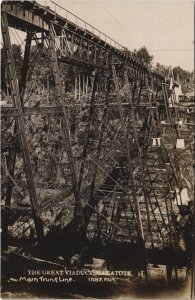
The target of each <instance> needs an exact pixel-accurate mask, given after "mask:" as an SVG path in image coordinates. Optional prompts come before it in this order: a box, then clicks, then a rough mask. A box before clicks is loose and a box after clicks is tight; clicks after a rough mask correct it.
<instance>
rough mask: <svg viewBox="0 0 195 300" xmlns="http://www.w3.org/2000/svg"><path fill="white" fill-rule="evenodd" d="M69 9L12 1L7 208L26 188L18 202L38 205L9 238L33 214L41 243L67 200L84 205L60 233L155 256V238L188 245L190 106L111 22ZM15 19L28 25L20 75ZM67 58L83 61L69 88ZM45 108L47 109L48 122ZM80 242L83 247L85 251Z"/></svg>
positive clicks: (6, 230) (8, 18)
mask: <svg viewBox="0 0 195 300" xmlns="http://www.w3.org/2000/svg"><path fill="white" fill-rule="evenodd" d="M56 7H57V6H56ZM60 9H62V8H60ZM64 12H65V15H66V17H62V16H61V15H59V14H58V13H57V8H56V10H55V11H52V10H51V9H50V8H49V7H44V6H41V5H40V4H38V3H36V2H30V1H4V2H3V3H2V36H3V43H4V45H3V47H4V48H3V49H4V51H5V55H6V62H7V70H6V76H7V78H6V80H7V86H8V88H7V91H8V92H7V93H8V94H7V95H6V96H7V98H10V99H11V102H9V101H10V99H9V100H8V105H7V106H6V107H2V109H1V114H2V126H5V127H6V129H5V134H6V132H9V135H10V136H11V138H10V139H8V140H7V142H5V143H4V144H3V147H2V149H3V153H4V154H5V160H4V161H5V165H4V168H5V179H6V180H5V181H6V184H5V189H6V191H5V193H4V198H5V208H6V210H7V211H8V212H9V214H10V211H11V209H12V203H11V200H12V197H16V195H18V193H19V194H20V198H21V195H22V196H23V197H22V199H21V203H20V202H17V205H16V206H18V207H17V208H15V209H16V210H17V209H20V207H21V206H22V200H23V199H24V198H25V197H26V196H27V195H29V199H30V203H31V212H29V211H28V212H26V215H25V216H24V220H21V218H20V215H19V217H18V219H19V222H18V226H16V227H14V229H13V228H11V225H10V223H9V217H8V216H6V218H5V222H4V224H3V238H4V239H5V241H6V240H7V235H8V234H9V235H12V233H13V232H14V233H15V232H17V233H18V236H20V235H21V236H22V235H25V234H26V233H27V232H31V233H32V231H30V229H32V228H34V225H33V222H34V224H35V237H37V240H38V242H39V243H40V244H41V245H42V244H43V243H44V242H43V241H45V240H47V234H46V231H47V230H46V227H47V228H48V227H49V226H50V225H52V222H55V221H56V219H57V218H58V217H59V216H60V214H62V215H63V211H64V208H65V207H66V206H68V207H70V210H71V209H72V210H73V211H74V212H73V215H72V217H71V218H70V219H69V220H68V221H67V222H65V223H68V225H67V224H65V225H64V224H63V226H64V228H65V229H64V228H62V234H64V236H63V239H64V240H63V239H62V240H60V241H65V240H66V236H68V234H67V231H68V230H70V232H72V233H73V237H75V239H77V237H78V236H79V237H80V239H81V240H82V241H81V245H82V246H83V245H84V244H85V243H87V242H86V240H87V239H89V240H91V241H93V242H101V243H104V244H107V243H109V242H111V241H115V242H124V241H125V242H127V243H129V244H131V245H132V244H133V245H138V246H139V247H141V248H142V249H143V253H145V254H146V251H145V250H146V249H153V250H154V249H155V248H159V249H162V248H167V247H168V248H171V249H174V251H177V249H178V244H179V239H180V236H179V232H178V223H177V220H176V216H177V214H178V208H179V209H180V210H182V207H183V203H182V200H183V199H182V195H181V192H182V188H183V187H182V181H181V175H180V170H179V169H178V168H177V165H176V164H175V156H176V155H177V151H180V152H181V151H184V142H185V140H186V141H187V142H189V140H190V138H191V139H193V137H190V130H189V129H188V127H187V125H186V127H185V126H184V125H185V124H183V123H185V120H184V119H185V113H186V112H185V110H184V108H183V107H182V108H181V107H180V106H179V105H178V103H177V101H176V99H175V94H174V89H173V90H170V89H169V82H168V81H166V80H165V79H164V78H163V76H161V75H160V74H157V73H155V72H151V71H150V70H149V68H148V66H147V65H146V64H144V63H143V62H142V61H141V60H139V59H137V58H136V57H134V55H133V54H132V53H131V52H130V51H128V50H127V49H126V48H124V47H123V46H121V45H120V44H118V43H117V42H115V41H113V40H112V39H111V38H109V37H108V36H106V35H105V34H103V33H102V32H100V31H98V30H97V29H95V28H94V27H92V26H91V27H90V25H89V24H87V23H86V22H84V21H82V20H81V19H80V18H78V17H76V16H74V15H73V14H71V13H70V12H68V11H66V10H64ZM69 18H70V19H71V18H74V20H73V21H72V19H71V20H70V19H69ZM10 28H15V29H17V30H21V31H24V32H26V39H25V50H24V60H23V66H22V70H21V74H20V79H18V75H17V72H16V66H15V62H14V53H13V49H12V46H11V41H10V33H9V31H10ZM36 54H39V56H40V55H44V57H45V61H47V62H48V65H47V67H49V66H50V69H51V70H52V72H53V73H52V83H51V82H50V80H49V77H48V80H46V81H47V83H46V87H45V83H44V84H43V83H40V82H39V81H38V79H37V78H35V76H34V77H33V70H34V69H33V68H35V65H36ZM37 57H38V56H37ZM39 63H40V65H41V64H42V62H39ZM67 64H69V65H71V66H76V67H77V71H75V72H74V71H73V73H74V74H73V80H72V82H71V84H69V86H68V80H67V78H65V79H64V78H63V79H62V75H64V74H63V72H64V71H63V65H67ZM41 84H42V86H43V89H42V90H41V91H40V85H41ZM32 86H33V87H32ZM37 116H42V119H41V121H40V119H36V118H37ZM181 119H182V120H183V122H182V123H181V122H180V120H181ZM37 123H39V125H37ZM46 123H47V124H46ZM13 124H14V125H13ZM40 124H41V125H40ZM46 125H47V126H46ZM44 126H46V127H47V128H46V129H43V128H44ZM57 135H59V136H60V140H59V141H56V136H57ZM34 140H36V146H34V144H33V142H34ZM57 142H58V147H57V146H56V143H57ZM54 144H55V145H54ZM40 149H41V150H40ZM44 149H45V150H44ZM42 152H44V155H45V156H44V157H43V155H42ZM21 161H23V163H21ZM37 161H38V163H37ZM51 162H52V164H53V165H55V168H56V170H57V171H56V172H57V173H56V172H55V171H54V169H55V168H54V166H53V168H54V169H53V174H52V171H51V170H50V168H51V166H50V164H51ZM19 165H20V166H19ZM44 167H45V172H43V169H44ZM21 169H22V171H21ZM18 173H20V174H22V175H24V174H25V176H26V181H27V186H25V184H24V182H22V183H23V186H22V187H20V183H21V177H19V176H18V175H17V174H18ZM43 173H44V175H43V176H45V179H44V181H43V182H41V181H40V176H39V175H40V174H43ZM59 174H60V175H59ZM48 176H50V181H53V186H52V188H53V189H54V188H56V189H59V190H60V195H57V196H53V197H52V199H50V200H48V201H46V200H45V201H41V200H40V195H39V193H38V192H37V190H39V191H40V190H41V189H44V184H45V182H46V181H47V178H48ZM56 176H59V177H60V178H61V179H62V182H63V183H62V184H61V183H59V180H56ZM27 191H28V192H27ZM73 196H74V197H73ZM62 199H63V200H62ZM55 210H56V211H57V212H58V215H57V216H56V218H54V217H53V216H54V215H55ZM21 211H22V208H21ZM48 212H51V217H50V218H48V219H47V218H46V216H47V214H48ZM65 217H66V214H65ZM28 220H29V222H28ZM63 226H62V227H63ZM10 228H11V229H10ZM21 228H22V230H21ZM67 228H68V229H67ZM63 230H64V231H63ZM78 232H79V235H76V234H78ZM56 239H57V238H56ZM73 239H74V238H73ZM68 241H70V238H69V239H68ZM64 243H65V244H66V242H64ZM70 249H72V250H70V251H72V253H71V254H72V255H73V254H74V251H78V249H75V248H74V247H72V248H71V247H70ZM48 251H49V250H48ZM65 253H66V251H65ZM146 256H147V255H146ZM146 261H147V257H146ZM175 264H176V262H175Z"/></svg>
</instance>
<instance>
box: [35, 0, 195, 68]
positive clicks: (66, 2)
mask: <svg viewBox="0 0 195 300" xmlns="http://www.w3.org/2000/svg"><path fill="white" fill-rule="evenodd" d="M54 1H55V3H57V4H59V5H61V6H62V7H64V8H65V9H67V10H69V11H70V12H72V13H74V14H75V15H77V16H78V17H80V18H81V19H83V20H85V21H86V22H88V23H89V24H91V25H93V26H94V27H96V28H97V29H99V30H101V31H102V32H104V33H105V34H107V35H108V36H110V37H111V38H113V39H114V40H116V41H117V42H118V43H120V44H122V45H123V46H125V47H127V48H128V49H129V50H133V49H139V48H140V47H142V46H146V48H147V49H148V50H149V53H150V54H151V55H153V56H154V59H153V63H154V64H156V63H157V62H159V63H161V64H164V65H166V66H172V67H175V66H181V67H182V68H184V69H186V70H188V71H192V70H193V69H194V50H193V48H194V44H193V41H194V2H192V1H184V0H183V1H179V2H178V1H155V2H154V1H150V2H146V1H136V2H134V1H132V0H120V1H119V0H117V1H116V0H107V1H104V0H71V1H70V0H54ZM37 2H39V3H40V4H42V5H48V6H49V7H50V8H52V9H54V10H55V9H56V12H57V13H59V14H61V15H62V16H66V12H65V11H64V10H63V9H61V8H59V7H57V6H56V8H55V5H54V4H53V3H51V1H50V0H37Z"/></svg>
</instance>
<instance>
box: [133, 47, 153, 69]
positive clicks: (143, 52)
mask: <svg viewBox="0 0 195 300" xmlns="http://www.w3.org/2000/svg"><path fill="white" fill-rule="evenodd" d="M134 54H135V55H136V57H137V58H139V59H141V60H142V61H143V62H145V63H146V64H147V65H149V64H150V63H151V62H152V60H153V56H151V55H150V54H149V52H148V50H147V49H146V47H145V46H143V47H141V48H140V49H139V50H136V49H134Z"/></svg>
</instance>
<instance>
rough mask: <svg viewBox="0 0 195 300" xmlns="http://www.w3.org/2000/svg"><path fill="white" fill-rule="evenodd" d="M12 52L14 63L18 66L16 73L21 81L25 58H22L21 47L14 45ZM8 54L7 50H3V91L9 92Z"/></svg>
mask: <svg viewBox="0 0 195 300" xmlns="http://www.w3.org/2000/svg"><path fill="white" fill-rule="evenodd" d="M12 51H13V56H14V62H15V66H16V73H17V76H18V79H20V76H21V68H22V63H23V58H22V50H21V46H20V45H16V44H13V45H12ZM6 65H7V63H6V52H5V49H4V48H3V49H2V50H1V89H2V91H6V90H7V87H8V85H7V79H6V77H7V76H6Z"/></svg>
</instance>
